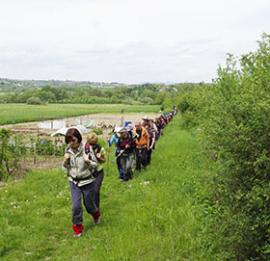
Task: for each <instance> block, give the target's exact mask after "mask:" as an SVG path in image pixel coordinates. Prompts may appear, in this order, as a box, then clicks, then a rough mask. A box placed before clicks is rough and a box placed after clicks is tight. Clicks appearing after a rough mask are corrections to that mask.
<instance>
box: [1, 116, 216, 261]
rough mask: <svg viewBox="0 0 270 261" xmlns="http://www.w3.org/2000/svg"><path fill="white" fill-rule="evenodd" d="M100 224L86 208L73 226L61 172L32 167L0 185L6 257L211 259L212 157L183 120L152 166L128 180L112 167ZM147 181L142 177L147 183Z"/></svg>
mask: <svg viewBox="0 0 270 261" xmlns="http://www.w3.org/2000/svg"><path fill="white" fill-rule="evenodd" d="M107 167H108V169H107V170H106V172H107V176H106V177H105V181H104V185H103V190H102V201H101V203H102V213H103V215H102V223H101V224H100V225H98V226H94V225H93V223H92V220H91V219H90V218H89V216H88V215H87V213H86V212H84V225H85V227H86V231H85V234H84V235H83V237H81V238H78V239H75V238H73V237H72V231H71V221H70V218H71V213H70V212H71V206H70V195H69V188H68V182H67V179H66V177H65V174H64V173H63V172H62V171H61V170H51V171H37V172H32V173H29V174H28V176H27V177H26V178H25V181H23V182H21V183H17V184H10V185H7V186H6V187H5V188H4V189H1V191H0V207H1V214H0V223H1V233H0V259H1V258H3V259H4V260H117V261H118V260H132V261H133V260H147V261H148V260H200V259H201V260H213V259H212V258H211V257H209V256H207V251H206V250H205V249H204V247H205V242H204V240H205V239H204V229H205V227H206V221H205V219H202V218H201V217H202V214H203V213H204V208H205V207H204V202H203V200H202V198H203V197H204V196H205V195H207V191H206V186H205V185H204V184H205V181H206V180H207V177H208V176H209V175H210V171H209V162H208V160H207V159H206V158H205V156H204V155H203V154H202V152H201V150H200V148H199V146H198V145H197V142H196V140H195V138H194V137H192V136H191V135H190V134H189V133H188V132H186V131H182V130H180V127H179V118H176V119H175V120H174V122H173V124H172V125H171V126H169V127H167V129H166V131H165V135H164V136H163V137H162V138H161V140H160V141H159V143H158V144H157V148H156V151H155V152H154V155H153V162H152V165H151V166H150V167H149V168H148V169H147V170H146V171H144V172H143V173H141V174H138V175H136V176H135V178H134V179H133V180H132V181H131V182H129V183H127V184H122V183H119V181H118V180H117V174H116V168H115V166H114V165H111V163H110V165H109V166H107ZM146 181H147V182H149V183H144V182H146Z"/></svg>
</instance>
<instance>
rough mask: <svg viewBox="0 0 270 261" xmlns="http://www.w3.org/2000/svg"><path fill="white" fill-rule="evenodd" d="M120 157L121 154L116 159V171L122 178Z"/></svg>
mask: <svg viewBox="0 0 270 261" xmlns="http://www.w3.org/2000/svg"><path fill="white" fill-rule="evenodd" d="M117 155H118V153H117V152H116V153H115V157H117ZM120 158H121V156H120V157H118V158H117V159H116V164H117V169H118V172H119V178H120V179H124V174H123V169H122V166H121V161H120Z"/></svg>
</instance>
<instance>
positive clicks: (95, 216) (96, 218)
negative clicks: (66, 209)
mask: <svg viewBox="0 0 270 261" xmlns="http://www.w3.org/2000/svg"><path fill="white" fill-rule="evenodd" d="M92 216H93V219H94V223H95V224H96V225H98V224H99V223H100V211H99V209H98V210H97V211H96V212H95V213H94V214H93V215H92Z"/></svg>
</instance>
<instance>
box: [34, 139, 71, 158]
mask: <svg viewBox="0 0 270 261" xmlns="http://www.w3.org/2000/svg"><path fill="white" fill-rule="evenodd" d="M65 148H66V145H65V144H64V143H58V142H57V141H56V140H51V139H46V138H38V139H37V140H36V141H35V150H36V151H35V152H36V154H37V155H54V156H62V155H64V152H65Z"/></svg>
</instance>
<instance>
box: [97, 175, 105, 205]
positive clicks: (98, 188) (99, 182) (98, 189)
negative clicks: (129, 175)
mask: <svg viewBox="0 0 270 261" xmlns="http://www.w3.org/2000/svg"><path fill="white" fill-rule="evenodd" d="M103 178H104V172H103V170H101V171H99V172H98V175H97V177H96V197H95V203H96V206H97V208H98V209H99V208H100V207H99V206H100V188H101V185H102V181H103Z"/></svg>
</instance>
